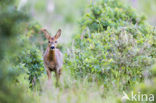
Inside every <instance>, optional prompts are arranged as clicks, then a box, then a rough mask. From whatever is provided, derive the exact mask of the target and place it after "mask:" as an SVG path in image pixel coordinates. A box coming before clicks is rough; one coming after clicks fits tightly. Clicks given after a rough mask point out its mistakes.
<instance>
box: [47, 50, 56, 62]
mask: <svg viewBox="0 0 156 103" xmlns="http://www.w3.org/2000/svg"><path fill="white" fill-rule="evenodd" d="M48 49H49V48H48ZM55 52H56V51H55V50H51V49H49V50H48V60H49V61H56V57H55Z"/></svg>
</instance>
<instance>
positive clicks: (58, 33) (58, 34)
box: [55, 29, 61, 39]
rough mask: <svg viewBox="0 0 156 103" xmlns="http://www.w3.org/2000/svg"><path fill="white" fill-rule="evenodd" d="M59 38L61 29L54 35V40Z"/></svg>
mask: <svg viewBox="0 0 156 103" xmlns="http://www.w3.org/2000/svg"><path fill="white" fill-rule="evenodd" d="M60 36H61V29H59V30H58V31H57V33H56V35H55V38H56V39H58V38H59V37H60Z"/></svg>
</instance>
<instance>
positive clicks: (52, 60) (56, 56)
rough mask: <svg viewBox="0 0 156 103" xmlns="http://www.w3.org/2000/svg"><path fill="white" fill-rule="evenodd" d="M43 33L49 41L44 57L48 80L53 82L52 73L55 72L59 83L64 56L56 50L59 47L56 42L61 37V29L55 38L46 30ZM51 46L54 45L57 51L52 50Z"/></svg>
mask: <svg viewBox="0 0 156 103" xmlns="http://www.w3.org/2000/svg"><path fill="white" fill-rule="evenodd" d="M41 31H42V32H43V33H44V35H45V37H46V38H47V39H48V42H49V44H48V47H47V49H46V51H45V53H44V57H43V58H44V66H45V69H46V71H47V75H48V80H51V72H52V71H54V72H55V75H56V79H57V83H58V80H59V78H60V75H61V71H62V65H63V56H62V53H61V52H60V50H59V49H57V48H56V46H57V45H56V43H55V42H56V41H57V39H58V38H59V36H60V35H61V30H60V29H59V30H58V32H57V34H56V35H55V36H54V37H51V36H50V35H49V33H48V32H47V30H46V29H42V30H41ZM51 45H54V46H55V49H50V47H51Z"/></svg>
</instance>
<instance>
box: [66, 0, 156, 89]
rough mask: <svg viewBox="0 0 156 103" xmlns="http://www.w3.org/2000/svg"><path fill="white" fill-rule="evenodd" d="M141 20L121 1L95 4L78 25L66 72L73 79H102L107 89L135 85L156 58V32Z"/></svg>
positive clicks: (141, 17)
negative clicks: (73, 77) (78, 31)
mask: <svg viewBox="0 0 156 103" xmlns="http://www.w3.org/2000/svg"><path fill="white" fill-rule="evenodd" d="M144 19H145V17H144V16H139V15H138V14H137V13H136V12H135V11H134V10H133V9H132V8H131V7H129V6H127V5H124V4H122V3H121V2H120V0H103V1H101V2H95V3H94V5H91V6H90V8H89V12H88V13H86V15H85V16H84V18H83V19H82V21H81V23H80V26H81V27H80V29H81V30H82V32H80V33H78V34H77V35H76V36H75V37H74V39H75V41H74V42H73V44H74V47H72V50H71V51H70V52H69V53H67V55H66V56H68V57H69V58H66V61H65V62H66V67H65V68H68V69H71V71H72V73H73V74H74V75H76V77H78V76H80V77H86V76H89V77H91V80H97V81H98V80H100V79H102V80H104V82H103V83H104V85H105V86H106V87H111V86H113V87H117V88H119V89H121V90H122V89H126V88H127V87H129V86H132V85H134V84H135V83H136V82H137V81H140V80H142V79H143V76H142V71H143V70H144V69H148V68H149V67H150V66H151V65H152V64H153V63H154V60H155V57H156V53H155V50H156V47H155V46H156V45H155V42H154V41H155V40H156V32H155V31H154V28H153V27H152V26H150V25H148V24H147V23H146V22H145V21H144Z"/></svg>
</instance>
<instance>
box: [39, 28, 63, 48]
mask: <svg viewBox="0 0 156 103" xmlns="http://www.w3.org/2000/svg"><path fill="white" fill-rule="evenodd" d="M41 31H42V32H43V33H44V35H45V37H46V39H47V40H48V47H49V48H50V50H55V49H56V46H57V39H58V38H59V37H60V36H61V29H59V30H58V31H57V33H56V35H55V36H53V37H52V36H50V34H49V32H48V31H47V30H46V29H41Z"/></svg>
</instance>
